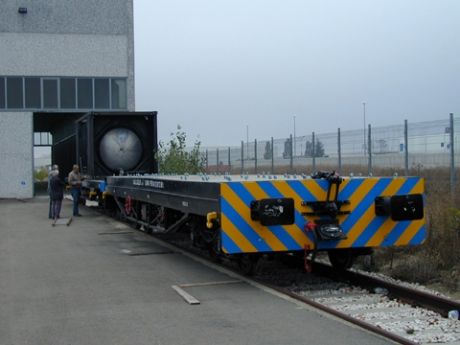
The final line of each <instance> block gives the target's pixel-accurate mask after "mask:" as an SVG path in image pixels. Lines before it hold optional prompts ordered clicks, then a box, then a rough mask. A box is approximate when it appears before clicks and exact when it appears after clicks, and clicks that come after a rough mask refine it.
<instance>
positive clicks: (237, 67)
mask: <svg viewBox="0 0 460 345" xmlns="http://www.w3.org/2000/svg"><path fill="white" fill-rule="evenodd" d="M459 14H460V1H458V0H451V1H448V0H431V1H422V0H405V1H401V0H380V1H377V0H373V1H368V0H362V1H358V0H356V1H343V0H330V1H325V0H321V1H308V0H284V1H281V0H278V1H275V0H263V1H262V0H231V1H229V0H225V1H224V0H222V1H220V0H193V1H190V0H155V1H151V0H134V23H135V24H134V27H135V63H136V108H137V110H158V111H159V134H160V139H165V138H167V137H168V136H169V133H170V132H171V131H173V130H174V129H175V127H176V125H177V124H180V125H182V127H183V128H184V130H185V131H186V132H187V134H188V136H189V138H190V139H192V140H194V139H196V138H197V137H199V139H200V140H201V142H202V144H203V145H205V146H211V145H239V142H240V140H245V139H246V126H249V137H250V140H253V138H257V139H267V138H269V137H271V136H274V137H275V138H277V137H287V136H288V135H289V134H290V133H292V132H293V116H294V115H295V116H296V132H297V135H302V134H307V133H308V134H310V133H311V132H312V131H316V132H317V133H324V132H335V131H336V129H337V128H338V127H341V128H342V129H343V130H345V129H357V128H363V102H366V115H367V116H366V117H367V121H368V122H370V123H371V124H372V125H373V126H382V125H390V124H396V123H402V121H403V119H405V118H407V119H408V120H409V121H412V122H415V121H424V120H433V119H444V118H447V117H448V113H449V112H454V113H455V115H456V116H459V115H460V105H459V100H460V20H459Z"/></svg>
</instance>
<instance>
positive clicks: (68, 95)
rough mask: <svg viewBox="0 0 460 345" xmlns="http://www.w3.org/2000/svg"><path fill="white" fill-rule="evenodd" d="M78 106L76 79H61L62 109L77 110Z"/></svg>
mask: <svg viewBox="0 0 460 345" xmlns="http://www.w3.org/2000/svg"><path fill="white" fill-rule="evenodd" d="M76 106H77V102H76V91H75V79H74V78H62V79H61V108H63V109H75V107H76Z"/></svg>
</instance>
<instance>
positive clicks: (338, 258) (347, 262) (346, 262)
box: [327, 250, 355, 270]
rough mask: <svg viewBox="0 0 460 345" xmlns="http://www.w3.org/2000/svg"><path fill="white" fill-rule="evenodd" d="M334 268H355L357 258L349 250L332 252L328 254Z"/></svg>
mask: <svg viewBox="0 0 460 345" xmlns="http://www.w3.org/2000/svg"><path fill="white" fill-rule="evenodd" d="M327 254H328V256H329V261H330V262H331V265H332V267H334V268H335V269H338V270H347V269H349V268H351V267H352V266H353V263H354V261H355V256H354V255H353V253H352V252H351V251H349V250H330V251H328V252H327Z"/></svg>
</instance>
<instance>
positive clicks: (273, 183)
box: [106, 173, 426, 273]
mask: <svg viewBox="0 0 460 345" xmlns="http://www.w3.org/2000/svg"><path fill="white" fill-rule="evenodd" d="M106 193H107V194H108V195H110V198H113V200H114V201H115V203H114V204H116V205H117V207H118V210H119V212H120V213H121V214H122V216H123V218H125V219H128V220H131V221H133V222H135V223H136V224H138V225H139V226H142V227H143V228H144V229H145V230H147V231H150V232H161V233H172V232H176V231H183V230H184V229H186V231H189V232H190V235H191V238H192V241H193V243H194V244H195V245H197V246H201V247H204V248H207V249H208V250H209V252H210V253H211V254H212V255H216V256H218V255H226V256H232V257H234V258H236V259H237V260H238V261H239V263H240V266H241V269H242V270H243V271H245V272H246V273H251V272H252V271H253V270H254V267H255V265H256V263H257V260H258V259H259V258H260V257H261V256H262V255H264V254H274V253H294V254H308V253H313V254H315V253H316V252H319V251H326V252H327V253H328V255H329V259H330V261H331V263H332V264H333V265H334V266H335V267H337V268H340V269H346V268H350V267H351V265H352V263H353V260H354V258H355V257H357V256H359V255H365V254H369V253H370V251H371V250H372V248H375V247H391V246H408V245H417V244H421V243H422V242H423V241H424V240H425V238H426V228H425V221H424V205H423V193H424V181H423V179H422V178H419V177H341V176H338V175H337V174H335V173H320V174H316V175H313V176H312V177H310V176H309V177H307V176H305V175H303V176H294V175H290V176H288V175H284V176H276V175H273V176H260V175H259V176H252V175H249V176H230V175H225V176H207V175H201V176H189V175H182V176H161V175H157V174H156V175H155V174H152V175H139V176H108V177H107V186H106Z"/></svg>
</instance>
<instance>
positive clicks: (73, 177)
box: [69, 164, 81, 217]
mask: <svg viewBox="0 0 460 345" xmlns="http://www.w3.org/2000/svg"><path fill="white" fill-rule="evenodd" d="M69 184H70V193H71V194H72V199H73V215H74V216H78V217H81V214H80V212H79V210H78V203H79V201H80V194H81V174H80V168H79V166H78V165H77V164H74V166H73V167H72V171H71V172H70V173H69Z"/></svg>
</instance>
